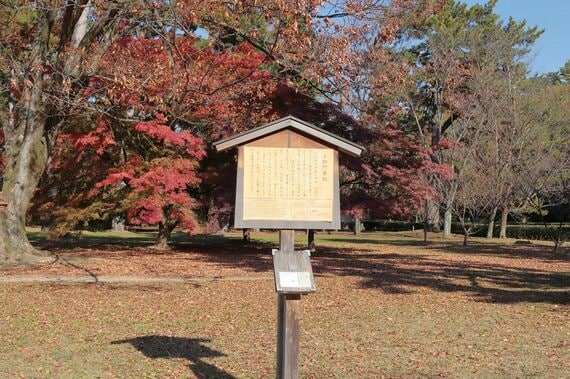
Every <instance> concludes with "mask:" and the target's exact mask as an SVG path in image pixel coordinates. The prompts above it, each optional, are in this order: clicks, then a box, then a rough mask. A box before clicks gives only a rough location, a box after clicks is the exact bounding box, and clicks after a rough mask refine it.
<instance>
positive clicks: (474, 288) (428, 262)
mask: <svg viewBox="0 0 570 379" xmlns="http://www.w3.org/2000/svg"><path fill="white" fill-rule="evenodd" d="M433 249H437V250H438V251H437V252H435V251H433V252H432V251H431V250H430V248H429V247H428V248H427V249H426V250H422V253H414V252H411V253H404V252H400V251H392V252H380V251H378V250H374V249H373V248H370V249H367V248H357V249H355V248H347V247H331V246H326V247H323V246H321V247H319V248H318V250H317V252H316V253H314V254H312V257H311V261H312V267H313V272H314V273H315V274H316V275H319V276H346V277H357V278H360V279H361V285H362V286H363V287H364V288H377V289H379V290H381V291H383V292H385V293H390V294H413V293H416V292H417V291H418V290H419V289H420V288H430V289H432V290H435V291H438V292H461V293H465V294H467V295H469V296H471V297H472V298H473V299H474V300H476V301H483V302H491V303H503V304H508V303H518V302H534V303H552V304H570V273H568V272H560V271H557V270H554V271H548V270H544V269H537V268H529V267H528V266H527V265H525V264H523V263H522V262H521V264H518V263H517V262H516V259H517V258H519V259H521V258H523V257H524V258H529V257H533V256H534V255H531V254H536V255H537V256H539V257H541V258H548V259H546V261H547V263H548V264H555V262H552V261H553V260H555V258H553V257H551V256H550V254H549V253H544V254H545V255H544V256H541V255H540V251H537V252H532V253H524V252H517V251H511V250H508V251H507V252H501V253H500V256H502V257H508V258H512V259H513V263H514V264H513V263H509V264H506V263H505V264H502V263H497V261H496V260H494V259H492V258H491V257H490V255H492V254H491V252H490V251H487V250H486V249H482V251H481V252H477V250H475V249H474V250H472V251H471V252H470V253H463V252H462V250H458V251H452V250H445V249H442V247H441V246H439V247H433ZM448 254H449V255H448ZM463 254H465V255H467V254H469V255H470V256H472V257H477V255H480V256H482V257H483V259H480V258H478V259H475V260H464V261H462V260H458V259H457V258H460V257H461V256H462V255H463ZM452 255H455V257H453V259H447V258H448V257H449V258H451V257H452ZM193 259H196V260H200V261H204V262H210V263H211V262H215V263H216V264H219V265H228V266H231V267H239V268H240V269H243V270H244V271H251V272H271V269H272V264H271V257H270V253H269V250H268V249H267V248H265V249H263V248H262V249H258V250H255V251H251V250H249V249H241V251H240V250H239V249H236V250H235V251H233V252H232V254H229V255H226V254H220V255H218V254H214V255H213V254H208V253H207V252H206V251H204V252H202V253H201V254H199V255H197V256H195V257H194V258H193ZM538 259H540V258H538ZM507 262H509V261H507Z"/></svg>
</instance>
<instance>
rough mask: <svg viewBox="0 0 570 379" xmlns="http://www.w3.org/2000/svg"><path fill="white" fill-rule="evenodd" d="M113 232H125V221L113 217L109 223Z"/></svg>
mask: <svg viewBox="0 0 570 379" xmlns="http://www.w3.org/2000/svg"><path fill="white" fill-rule="evenodd" d="M111 225H112V228H113V231H114V232H124V231H125V220H124V219H123V218H122V217H119V216H117V217H113V221H112V223H111Z"/></svg>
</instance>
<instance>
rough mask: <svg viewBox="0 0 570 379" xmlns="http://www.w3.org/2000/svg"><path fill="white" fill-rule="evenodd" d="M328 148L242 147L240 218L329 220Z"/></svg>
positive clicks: (331, 167) (330, 176)
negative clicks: (241, 216)
mask: <svg viewBox="0 0 570 379" xmlns="http://www.w3.org/2000/svg"><path fill="white" fill-rule="evenodd" d="M333 170H334V152H333V151H332V150H331V149H309V148H279V147H253V146H245V147H244V181H243V183H244V184H243V186H244V188H243V189H244V191H243V193H244V199H243V200H244V202H243V219H244V220H291V221H296V220H298V221H332V218H333V178H334V176H333V174H334V173H333Z"/></svg>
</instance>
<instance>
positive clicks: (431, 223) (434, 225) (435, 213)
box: [427, 200, 441, 232]
mask: <svg viewBox="0 0 570 379" xmlns="http://www.w3.org/2000/svg"><path fill="white" fill-rule="evenodd" d="M427 216H428V217H427V220H428V230H429V231H431V232H439V231H440V230H441V228H440V225H439V221H440V217H439V204H438V203H437V202H436V201H433V200H430V201H428V203H427Z"/></svg>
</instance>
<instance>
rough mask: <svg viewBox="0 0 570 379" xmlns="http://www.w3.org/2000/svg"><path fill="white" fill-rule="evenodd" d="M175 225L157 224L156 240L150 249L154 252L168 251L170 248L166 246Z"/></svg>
mask: <svg viewBox="0 0 570 379" xmlns="http://www.w3.org/2000/svg"><path fill="white" fill-rule="evenodd" d="M175 227H176V225H174V224H165V223H162V222H160V223H159V224H158V239H157V241H156V243H155V244H154V245H152V248H153V249H155V250H168V249H170V246H168V240H169V239H170V235H171V234H172V231H173V230H174V228H175Z"/></svg>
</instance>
